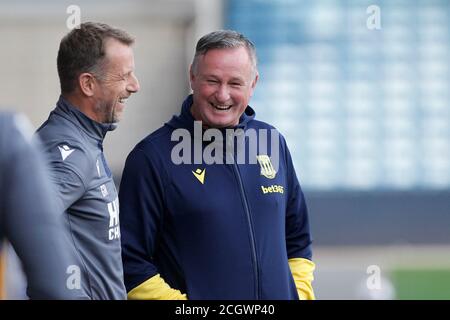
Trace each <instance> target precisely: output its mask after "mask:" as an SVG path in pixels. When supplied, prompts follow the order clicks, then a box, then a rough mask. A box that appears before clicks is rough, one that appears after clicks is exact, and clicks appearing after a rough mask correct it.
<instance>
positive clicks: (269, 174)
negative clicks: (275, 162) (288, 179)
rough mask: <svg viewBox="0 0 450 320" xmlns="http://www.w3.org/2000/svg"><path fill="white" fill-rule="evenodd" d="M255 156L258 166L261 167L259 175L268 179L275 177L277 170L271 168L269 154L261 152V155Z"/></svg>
mask: <svg viewBox="0 0 450 320" xmlns="http://www.w3.org/2000/svg"><path fill="white" fill-rule="evenodd" d="M256 158H257V159H258V163H259V166H260V167H261V175H262V176H264V177H266V178H268V179H273V178H275V176H276V174H277V172H276V171H275V169H274V168H273V166H272V162H270V158H269V156H268V155H265V154H262V155H259V156H256Z"/></svg>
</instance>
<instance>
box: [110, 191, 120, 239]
mask: <svg viewBox="0 0 450 320" xmlns="http://www.w3.org/2000/svg"><path fill="white" fill-rule="evenodd" d="M108 212H109V230H108V239H109V240H114V239H119V238H120V226H119V198H118V197H116V199H114V201H113V202H109V203H108Z"/></svg>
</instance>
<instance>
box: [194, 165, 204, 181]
mask: <svg viewBox="0 0 450 320" xmlns="http://www.w3.org/2000/svg"><path fill="white" fill-rule="evenodd" d="M192 173H193V174H194V176H195V177H196V178H197V179H198V181H200V183H201V184H204V183H205V173H206V168H205V169H203V170H202V169H197V170H195V171H192Z"/></svg>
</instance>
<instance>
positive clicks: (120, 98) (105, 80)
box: [94, 39, 139, 123]
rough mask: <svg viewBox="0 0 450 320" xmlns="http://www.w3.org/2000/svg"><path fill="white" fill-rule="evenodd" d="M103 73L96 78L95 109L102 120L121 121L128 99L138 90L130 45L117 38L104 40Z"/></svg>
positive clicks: (107, 121) (105, 121) (109, 121)
mask: <svg viewBox="0 0 450 320" xmlns="http://www.w3.org/2000/svg"><path fill="white" fill-rule="evenodd" d="M105 53H106V54H105V60H104V63H103V69H102V70H101V72H102V76H101V77H100V78H99V79H97V80H98V84H99V90H98V91H97V92H96V94H95V95H94V99H95V113H96V114H97V119H98V121H99V122H101V123H113V122H119V121H120V119H121V118H122V113H123V110H124V108H125V100H126V99H127V98H128V97H129V96H130V95H131V94H133V93H135V92H137V91H138V90H139V82H138V80H137V78H136V76H135V75H134V56H133V50H132V48H131V47H130V46H128V45H126V44H123V43H121V42H119V41H117V40H115V39H109V40H107V42H106V44H105Z"/></svg>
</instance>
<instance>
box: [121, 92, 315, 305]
mask: <svg viewBox="0 0 450 320" xmlns="http://www.w3.org/2000/svg"><path fill="white" fill-rule="evenodd" d="M191 105H192V96H189V97H188V98H187V99H186V100H185V102H184V103H183V106H182V111H181V115H180V116H174V117H173V118H172V120H171V121H170V122H168V123H166V124H165V125H164V126H163V127H161V128H160V129H158V130H156V131H155V132H153V133H152V134H150V135H149V136H148V137H146V138H145V139H144V140H142V141H141V142H140V143H139V144H138V145H137V146H136V147H135V148H134V149H133V151H132V152H131V153H130V155H129V156H128V158H127V161H126V164H125V169H124V172H123V176H122V182H121V186H120V192H119V199H120V213H121V234H122V259H123V264H124V276H125V285H126V287H127V291H130V290H132V289H133V288H135V287H137V286H138V285H140V284H141V283H143V282H144V281H146V280H148V279H149V278H151V277H153V276H154V275H156V274H157V273H160V274H161V276H162V277H163V279H164V280H166V282H168V284H169V285H170V286H171V287H172V288H176V289H179V290H181V292H182V293H186V294H187V296H188V298H189V299H298V294H297V291H296V288H295V284H294V281H293V278H292V274H291V272H290V269H289V264H288V259H290V258H306V259H311V256H312V251H311V236H310V231H309V223H308V214H307V208H306V203H305V199H304V196H303V193H302V190H301V188H300V185H299V183H298V180H297V178H296V174H295V171H294V167H293V164H292V160H291V157H290V154H289V151H288V149H287V146H286V143H285V140H284V138H283V137H282V136H281V135H276V136H275V138H276V139H279V144H278V146H279V147H278V149H277V150H276V151H279V168H278V169H277V170H276V175H275V176H274V177H270V175H269V177H270V178H268V177H266V176H264V175H263V174H262V169H263V165H260V164H259V163H258V162H256V163H255V161H253V163H252V164H249V160H250V159H247V162H245V164H236V162H237V161H235V163H233V164H206V163H205V162H204V161H203V162H202V163H200V164H178V165H177V164H175V163H174V161H173V156H174V154H173V150H179V146H180V145H179V143H180V142H181V141H180V139H176V141H171V140H174V139H171V136H172V133H173V132H174V130H175V129H185V130H187V131H185V132H189V133H191V135H192V134H193V131H194V118H193V117H192V115H191V113H190V107H191ZM237 127H238V128H241V129H242V130H244V131H245V132H246V133H247V132H249V130H250V129H252V130H253V129H255V130H256V132H259V131H258V130H260V129H266V130H268V132H269V135H270V132H271V131H270V130H271V129H274V128H273V127H271V126H269V125H268V124H266V123H264V122H260V121H256V120H254V111H253V110H252V109H251V108H250V107H247V108H246V110H245V113H244V114H243V115H242V116H241V119H240V123H239V125H238V126H237ZM224 131H225V130H221V131H220V132H224ZM178 132H180V130H178ZM181 132H183V131H182V130H181ZM270 136H273V134H272V135H270ZM192 139H193V138H192ZM218 140H219V139H218ZM248 140H249V139H247V138H245V140H244V141H245V143H244V144H243V145H244V148H245V150H247V153H246V154H247V155H250V154H251V153H250V151H249V145H248ZM190 142H192V144H191V145H192V149H191V150H190V151H191V155H190V156H191V158H192V159H193V158H194V155H193V151H194V149H195V146H194V142H193V141H192V140H191V141H190ZM210 143H212V142H204V143H203V144H202V145H201V148H202V150H205V148H207V147H208V146H209V145H210ZM237 145H238V143H236V144H235V148H234V152H231V153H230V154H231V156H233V158H234V159H236V158H237V157H236V155H237V154H236V152H237V149H238V146H237ZM258 148H259V147H258ZM261 151H262V149H261V150H260V149H258V155H260V152H261ZM272 151H274V150H271V148H270V145H269V148H268V150H267V151H263V152H264V153H262V154H263V155H264V154H267V155H269V156H270V157H271V158H272V157H273V154H274V152H275V151H274V152H272ZM185 152H186V150H185ZM175 153H177V152H175ZM230 154H228V156H230ZM183 155H184V156H186V154H183ZM226 155H227V153H226V152H224V157H226ZM188 156H189V154H188ZM202 176H203V183H202V182H201V177H202Z"/></svg>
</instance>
